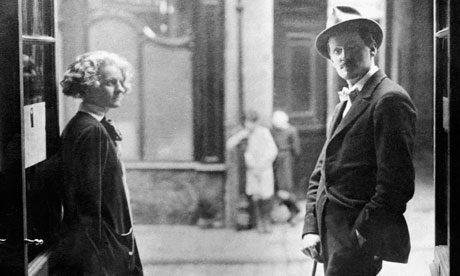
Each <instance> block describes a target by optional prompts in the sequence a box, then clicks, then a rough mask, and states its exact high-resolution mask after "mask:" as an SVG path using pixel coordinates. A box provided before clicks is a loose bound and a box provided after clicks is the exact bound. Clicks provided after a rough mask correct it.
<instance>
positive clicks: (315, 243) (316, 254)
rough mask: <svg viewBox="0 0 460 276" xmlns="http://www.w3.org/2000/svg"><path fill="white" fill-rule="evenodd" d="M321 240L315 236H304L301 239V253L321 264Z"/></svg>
mask: <svg viewBox="0 0 460 276" xmlns="http://www.w3.org/2000/svg"><path fill="white" fill-rule="evenodd" d="M320 248H321V240H320V238H319V235H317V234H306V235H305V236H303V238H302V250H301V251H302V253H304V254H305V255H307V256H309V257H311V258H312V259H314V260H316V261H317V262H320V263H322V262H323V257H322V256H321V254H320Z"/></svg>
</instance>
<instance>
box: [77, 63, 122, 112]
mask: <svg viewBox="0 0 460 276" xmlns="http://www.w3.org/2000/svg"><path fill="white" fill-rule="evenodd" d="M100 75H101V77H100V81H99V82H100V85H99V86H98V87H96V86H92V87H89V89H88V92H87V93H85V95H84V96H83V101H84V102H86V103H90V104H94V105H97V106H100V107H103V108H117V107H120V106H121V100H122V99H123V95H124V94H125V93H126V92H127V89H126V87H125V83H124V81H125V78H124V77H123V74H122V72H121V70H120V68H118V67H116V66H114V65H107V66H105V67H103V68H102V69H101V72H100Z"/></svg>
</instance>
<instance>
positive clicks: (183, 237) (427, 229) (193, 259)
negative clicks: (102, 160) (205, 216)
mask: <svg viewBox="0 0 460 276" xmlns="http://www.w3.org/2000/svg"><path fill="white" fill-rule="evenodd" d="M406 218H407V221H408V225H409V230H410V234H411V241H412V251H411V255H410V259H409V263H408V264H396V263H388V262H384V264H383V269H382V271H381V272H380V274H379V276H412V275H417V276H429V275H430V273H429V264H430V263H431V262H432V260H433V245H434V191H433V187H432V186H430V185H428V184H425V183H421V181H420V180H419V181H418V183H417V187H416V192H415V195H414V198H413V199H412V200H411V201H410V202H409V205H408V209H407V212H406ZM301 228H302V223H299V224H298V225H297V226H296V227H291V226H289V225H287V224H277V225H275V228H274V232H273V233H271V234H258V233H257V232H256V231H253V230H249V231H235V230H233V229H200V228H199V227H196V226H179V225H174V226H173V225H137V227H136V230H135V231H136V236H137V240H138V244H139V251H140V254H141V258H142V260H143V264H144V271H145V275H146V276H153V275H155V276H176V275H177V276H178V275H181V276H184V275H186V276H201V275H205V276H214V275H219V276H220V275H221V276H226V275H232V276H235V275H238V276H254V275H264V276H269V275H280V276H303V275H308V276H309V275H311V271H312V265H313V262H312V261H311V260H310V259H308V258H306V257H305V256H304V255H303V254H302V253H301V252H300V243H299V240H300V233H301ZM316 275H317V276H321V275H323V273H322V265H318V269H317V273H316Z"/></svg>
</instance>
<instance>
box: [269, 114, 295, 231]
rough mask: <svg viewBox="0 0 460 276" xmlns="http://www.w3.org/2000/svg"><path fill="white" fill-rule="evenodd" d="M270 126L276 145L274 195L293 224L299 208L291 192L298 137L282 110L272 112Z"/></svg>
mask: <svg viewBox="0 0 460 276" xmlns="http://www.w3.org/2000/svg"><path fill="white" fill-rule="evenodd" d="M272 126H273V127H272V129H271V133H272V136H273V139H274V140H275V143H276V146H277V147H278V156H277V157H276V160H275V162H274V172H275V186H276V190H277V192H276V196H277V198H278V199H279V200H280V201H281V204H283V205H285V206H286V207H287V208H288V210H289V212H290V216H289V219H288V222H289V223H290V224H291V225H295V223H296V222H297V221H296V216H297V214H299V212H300V210H299V207H297V204H296V201H295V195H294V193H293V190H294V178H293V167H294V160H295V157H296V156H298V155H299V154H300V150H301V149H300V139H299V135H298V133H297V129H296V128H295V127H293V126H292V125H290V124H289V116H288V115H287V114H286V113H285V112H283V111H279V110H278V111H275V112H273V117H272Z"/></svg>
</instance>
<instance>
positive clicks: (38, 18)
mask: <svg viewBox="0 0 460 276" xmlns="http://www.w3.org/2000/svg"><path fill="white" fill-rule="evenodd" d="M52 8H53V6H52V1H51V0H24V1H22V33H23V35H45V36H46V35H47V36H50V35H51V33H52V29H51V28H52V17H51V16H50V14H51V11H52Z"/></svg>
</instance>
